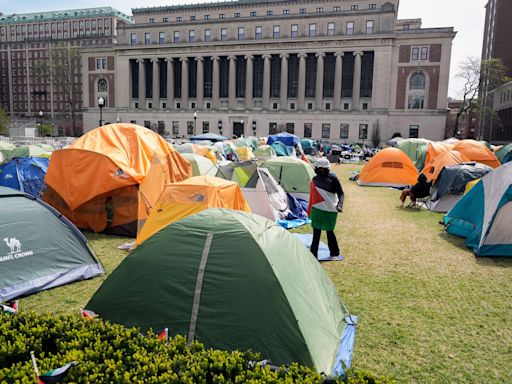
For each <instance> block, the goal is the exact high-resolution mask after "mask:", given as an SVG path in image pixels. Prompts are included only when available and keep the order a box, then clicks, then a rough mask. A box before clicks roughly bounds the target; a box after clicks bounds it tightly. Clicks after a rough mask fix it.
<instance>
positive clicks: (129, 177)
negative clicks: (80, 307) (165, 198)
mask: <svg viewBox="0 0 512 384" xmlns="http://www.w3.org/2000/svg"><path fill="white" fill-rule="evenodd" d="M190 176H192V166H191V165H190V163H189V162H188V161H187V160H186V159H185V158H183V156H181V155H180V154H179V153H178V152H177V151H176V150H175V149H174V148H173V147H172V145H171V144H169V143H168V142H167V141H165V140H164V139H163V138H162V137H161V136H160V135H158V134H157V133H156V132H153V131H152V130H150V129H147V128H144V127H141V126H138V125H134V124H124V123H121V124H109V125H105V126H103V127H99V128H96V129H94V130H92V131H90V132H88V133H86V134H85V135H83V136H82V137H80V138H79V139H77V140H75V141H74V142H73V144H71V145H70V146H69V147H68V148H66V149H62V150H59V151H55V152H54V153H53V156H52V161H51V162H50V165H49V167H48V173H47V174H46V178H45V182H46V185H47V188H46V190H45V192H44V198H45V200H46V201H47V202H48V203H50V204H51V205H52V206H53V207H55V208H56V209H57V210H58V211H59V212H61V213H63V214H64V215H65V216H66V217H67V218H69V219H70V220H71V221H72V222H73V223H75V225H76V226H78V227H79V228H88V229H91V230H93V231H95V232H103V231H105V232H108V233H114V234H123V235H128V236H135V235H136V234H137V226H138V224H139V221H143V220H144V219H145V218H146V217H147V215H148V212H149V207H151V206H152V205H153V204H154V202H156V200H157V199H158V196H159V195H160V193H161V192H162V190H163V188H164V186H165V184H168V183H171V182H175V181H181V180H184V179H187V178H189V177H190Z"/></svg>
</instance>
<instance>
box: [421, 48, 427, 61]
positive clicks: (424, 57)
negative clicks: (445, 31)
mask: <svg viewBox="0 0 512 384" xmlns="http://www.w3.org/2000/svg"><path fill="white" fill-rule="evenodd" d="M421 60H428V47H421Z"/></svg>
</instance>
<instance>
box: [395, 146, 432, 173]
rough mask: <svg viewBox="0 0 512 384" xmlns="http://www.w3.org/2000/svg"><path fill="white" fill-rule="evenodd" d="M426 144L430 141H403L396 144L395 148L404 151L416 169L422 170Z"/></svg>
mask: <svg viewBox="0 0 512 384" xmlns="http://www.w3.org/2000/svg"><path fill="white" fill-rule="evenodd" d="M428 143H430V140H427V139H404V140H401V141H399V142H397V143H396V148H398V149H400V150H402V151H404V152H405V154H406V155H407V156H409V159H411V160H412V162H413V163H414V165H415V166H416V168H417V169H418V170H422V169H423V168H424V167H425V158H426V156H427V147H428Z"/></svg>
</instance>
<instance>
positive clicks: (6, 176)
mask: <svg viewBox="0 0 512 384" xmlns="http://www.w3.org/2000/svg"><path fill="white" fill-rule="evenodd" d="M47 171H48V159H47V158H44V157H15V158H13V159H11V160H9V161H6V162H5V163H3V164H1V165H0V186H3V187H9V188H13V189H17V190H19V191H22V192H25V193H28V194H29V195H31V196H34V197H39V196H40V195H41V191H42V190H43V187H44V177H45V175H46V172H47Z"/></svg>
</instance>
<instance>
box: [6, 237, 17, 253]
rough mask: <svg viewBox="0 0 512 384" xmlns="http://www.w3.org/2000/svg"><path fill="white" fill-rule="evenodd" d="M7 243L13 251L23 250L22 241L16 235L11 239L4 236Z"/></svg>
mask: <svg viewBox="0 0 512 384" xmlns="http://www.w3.org/2000/svg"><path fill="white" fill-rule="evenodd" d="M4 241H5V244H7V246H8V247H9V248H10V249H11V252H9V254H11V253H17V252H21V243H20V241H19V240H18V239H16V238H15V237H11V238H10V239H9V238H8V237H6V238H4Z"/></svg>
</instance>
